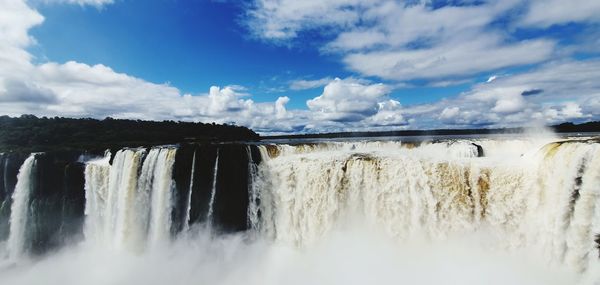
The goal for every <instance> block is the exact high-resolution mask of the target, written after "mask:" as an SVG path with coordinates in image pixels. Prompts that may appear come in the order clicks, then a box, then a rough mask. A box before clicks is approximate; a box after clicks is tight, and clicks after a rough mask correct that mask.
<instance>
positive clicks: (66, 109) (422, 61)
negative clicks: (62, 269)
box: [0, 0, 600, 134]
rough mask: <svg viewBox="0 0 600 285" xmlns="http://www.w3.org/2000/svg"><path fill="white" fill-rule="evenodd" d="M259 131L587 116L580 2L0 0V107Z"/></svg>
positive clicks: (595, 73)
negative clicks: (213, 125) (222, 126)
mask: <svg viewBox="0 0 600 285" xmlns="http://www.w3.org/2000/svg"><path fill="white" fill-rule="evenodd" d="M21 114H35V115H38V116H64V117H77V118H79V117H92V118H99V119H102V118H105V117H113V118H131V119H144V120H181V121H199V122H209V123H210V122H217V123H231V124H237V125H243V126H246V127H249V128H252V129H253V130H255V131H257V132H259V133H263V134H284V133H315V132H335V131H368V130H399V129H437V128H481V127H484V128H491V127H518V126H528V125H540V124H546V125H549V124H556V123H562V122H566V121H570V122H586V121H593V120H600V1H596V0H572V1H562V0H531V1H523V0H502V1H499V0H498V1H494V0H492V1H477V0H454V1H443V0H429V1H417V0H406V1H383V0H304V1H296V0H248V1H229V0H29V1H26V0H0V115H9V116H19V115H21Z"/></svg>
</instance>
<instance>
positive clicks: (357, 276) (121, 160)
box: [0, 137, 600, 284]
mask: <svg viewBox="0 0 600 285" xmlns="http://www.w3.org/2000/svg"><path fill="white" fill-rule="evenodd" d="M252 147H254V148H256V149H257V151H258V153H259V156H260V160H258V159H255V158H253V153H252ZM220 151H221V150H220V149H219V148H216V153H215V156H214V157H213V158H211V159H212V160H210V161H206V165H209V167H206V169H209V168H210V173H199V171H201V168H197V167H196V164H197V163H199V162H201V161H202V160H203V159H204V160H206V159H208V158H207V157H202V156H201V155H200V154H199V153H197V152H196V151H194V152H193V158H192V159H191V160H190V161H191V166H190V168H189V169H190V171H191V175H190V178H189V180H188V181H187V183H182V185H184V186H185V189H186V192H182V193H180V194H178V189H176V183H175V181H174V180H173V179H174V178H173V172H174V167H175V165H176V157H177V152H178V149H177V148H176V147H171V146H169V147H159V148H153V149H150V150H146V149H123V150H120V151H118V152H117V153H116V154H114V155H111V154H110V153H107V155H106V156H105V157H103V158H99V159H93V160H89V161H87V163H86V167H85V199H86V200H85V203H86V205H85V225H84V231H83V238H82V240H81V241H80V242H76V243H73V244H70V245H68V246H66V247H63V248H62V249H61V250H59V251H58V252H53V253H50V254H47V255H45V256H42V257H33V256H31V257H27V256H26V255H25V256H24V257H22V258H21V259H20V260H19V261H18V262H16V263H14V262H13V263H11V264H13V265H10V266H5V267H3V268H0V283H2V284H36V283H40V282H43V283H44V284H81V283H84V284H131V283H147V284H189V283H190V282H192V283H193V282H197V283H199V284H240V283H242V282H243V283H245V284H283V283H285V284H365V283H377V284H398V283H408V284H413V283H417V284H439V283H445V284H447V283H451V284H483V283H485V284H574V283H582V284H597V282H600V270H599V265H600V259H599V256H600V251H599V250H600V249H599V246H600V245H599V243H600V143H599V141H598V139H597V138H576V139H559V138H554V137H538V138H511V139H477V140H460V139H459V140H443V141H438V142H423V143H420V142H418V143H413V142H400V141H356V142H318V143H297V144H261V145H258V146H247V147H246V150H245V153H246V155H247V158H245V160H246V161H247V162H248V165H247V166H246V165H245V166H244V169H246V170H245V171H247V173H248V176H247V177H244V178H243V179H246V180H247V186H248V187H247V188H248V189H247V192H248V193H247V194H246V195H247V200H248V201H247V209H244V212H245V213H247V214H246V220H247V224H248V229H249V230H248V231H245V232H241V233H230V234H220V233H219V232H218V231H216V230H215V229H213V225H212V222H213V220H214V218H213V214H214V213H215V214H216V212H213V211H216V209H217V208H216V206H217V205H216V204H215V203H219V202H220V201H219V198H218V197H223V196H219V195H224V194H220V192H222V191H225V192H222V193H227V192H226V191H228V189H224V188H220V187H219V183H217V182H218V179H240V178H239V177H229V178H227V174H228V173H227V172H225V171H227V169H226V168H224V167H222V166H223V165H225V164H222V163H226V162H225V160H224V159H227V157H226V156H221V159H223V160H221V161H220V158H219V155H220ZM255 161H260V162H255ZM34 162H35V156H33V158H31V157H30V158H29V159H28V161H26V162H25V163H27V165H26V164H24V165H23V167H22V168H21V172H20V173H19V183H20V184H18V186H19V187H21V188H24V187H23V185H26V184H25V183H27V182H22V183H21V179H22V177H27V176H28V175H33V174H32V173H30V174H28V173H27V171H32V170H28V169H29V168H32V167H31V166H32V165H34V164H33V163H34ZM194 177H196V180H195V178H194ZM220 177H225V178H220ZM199 178H201V179H199ZM23 179H24V178H23ZM202 181H206V182H205V184H206V185H207V190H206V191H208V192H207V199H206V205H204V206H203V208H201V209H204V210H203V211H205V212H204V213H201V214H200V215H204V216H205V217H206V218H207V219H205V220H204V221H200V222H197V223H191V218H190V216H191V214H190V213H191V212H193V209H194V207H196V206H197V205H194V204H193V202H192V200H193V199H192V196H193V195H197V193H192V190H193V189H198V188H195V187H197V186H194V185H197V184H199V183H201V182H202ZM219 181H221V180H219ZM25 188H26V187H25ZM23 191H24V190H20V192H19V193H25V192H23ZM16 193H17V192H16V190H15V194H14V197H21V196H18V195H17V194H16ZM21 195H23V194H21ZM178 195H180V196H182V197H183V198H182V199H183V201H185V202H184V203H183V206H181V207H182V208H184V209H183V210H182V213H184V214H183V216H182V217H181V219H182V220H183V221H184V225H183V226H182V229H183V230H182V231H181V232H176V231H174V228H175V226H174V225H175V223H176V220H175V218H174V217H176V215H173V213H174V211H175V210H176V208H177V207H178V206H177V203H175V201H176V200H177V198H178ZM215 197H217V198H216V199H215ZM13 199H16V198H13ZM16 201H17V200H15V202H13V205H16V204H15V203H16ZM221 201H222V200H221ZM20 203H21V204H22V203H26V201H25V202H20ZM17 208H22V206H18V207H17ZM22 212H23V211H22V210H19V211H15V212H14V213H12V214H15V215H16V214H18V213H22ZM11 218H12V216H11ZM22 220H25V222H26V219H23V218H19V221H22ZM12 221H13V219H11V230H12V228H13V227H15V228H18V229H21V228H26V225H23V224H21V225H19V226H17V225H14V226H13V222H12ZM25 222H24V223H25ZM21 232H22V230H19V235H20V236H23V238H24V239H25V238H26V234H22V235H21V234H20V233H21ZM12 236H13V233H11V237H12ZM13 239H14V238H13ZM12 244H18V243H16V242H14V241H13V242H12ZM9 248H10V247H9ZM19 248H23V246H19ZM21 252H22V251H21ZM19 255H22V253H20V254H19ZM26 272H27V273H26Z"/></svg>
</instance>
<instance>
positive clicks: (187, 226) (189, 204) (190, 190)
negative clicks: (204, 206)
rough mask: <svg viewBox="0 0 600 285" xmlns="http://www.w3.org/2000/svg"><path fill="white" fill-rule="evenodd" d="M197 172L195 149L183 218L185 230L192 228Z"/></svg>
mask: <svg viewBox="0 0 600 285" xmlns="http://www.w3.org/2000/svg"><path fill="white" fill-rule="evenodd" d="M195 173H196V151H194V155H193V156H192V171H191V172H190V187H189V188H188V196H187V200H186V203H185V204H186V205H187V206H186V208H185V218H184V219H183V230H184V231H185V232H187V231H189V229H190V220H191V212H192V193H193V190H194V174H195Z"/></svg>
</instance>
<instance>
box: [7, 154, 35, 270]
mask: <svg viewBox="0 0 600 285" xmlns="http://www.w3.org/2000/svg"><path fill="white" fill-rule="evenodd" d="M36 155H37V154H31V155H30V156H29V157H28V158H27V159H26V160H25V162H24V163H23V165H22V166H21V168H20V169H19V175H18V177H17V179H18V180H17V185H16V186H15V191H14V193H13V195H12V200H13V202H12V207H11V214H10V234H9V236H8V242H7V251H8V258H9V260H11V261H16V260H17V259H18V258H19V257H20V256H21V255H22V254H23V252H24V251H25V246H26V242H27V223H28V216H29V201H30V197H31V194H32V193H31V192H33V187H34V183H35V182H34V176H33V173H34V171H35V163H36Z"/></svg>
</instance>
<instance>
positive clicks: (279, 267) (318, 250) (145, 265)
mask: <svg viewBox="0 0 600 285" xmlns="http://www.w3.org/2000/svg"><path fill="white" fill-rule="evenodd" d="M192 232H193V234H189V235H185V236H182V237H180V238H178V239H176V240H174V241H172V242H169V243H168V244H164V245H163V246H161V247H158V248H155V249H152V250H148V251H145V252H143V253H135V252H131V251H114V250H112V251H111V250H106V248H103V247H98V246H95V245H93V244H90V243H86V242H82V243H76V244H72V245H70V246H67V247H66V248H63V249H62V250H60V251H57V252H54V253H51V254H48V255H47V256H45V257H42V258H38V259H35V258H34V259H29V260H23V261H22V262H20V263H19V264H16V265H11V266H6V265H5V266H3V268H2V269H0V283H2V284H14V285H19V284H49V285H54V284H56V285H59V284H60V285H69V284H87V285H95V284H98V285H101V284H115V285H116V284H157V285H158V284H257V285H258V284H298V285H300V284H346V285H347V284H572V283H574V282H576V281H577V277H576V275H575V274H574V273H572V272H565V271H561V270H558V268H552V267H550V266H547V265H541V264H545V263H544V262H539V261H540V260H534V259H532V258H531V257H528V256H529V255H527V254H525V253H526V252H525V251H521V252H519V253H517V254H506V253H501V252H500V251H496V250H493V249H490V248H486V245H485V244H489V240H486V239H487V238H489V236H485V235H470V236H468V237H467V236H463V237H460V238H459V237H457V238H453V239H450V240H447V241H445V242H437V243H436V242H426V241H424V240H420V241H419V240H414V241H406V242H402V243H399V242H398V241H394V240H392V239H390V238H388V237H387V236H386V235H385V234H383V233H382V232H381V231H378V230H376V229H375V228H373V227H367V226H364V227H358V226H354V227H352V228H345V229H337V230H335V231H332V233H331V234H329V235H327V236H326V237H324V238H323V240H322V241H320V242H318V243H316V244H314V245H312V246H309V247H293V246H289V245H284V244H279V243H277V242H271V241H266V240H264V239H261V238H258V237H256V236H254V237H253V236H252V235H251V234H233V235H226V236H218V235H214V234H212V233H211V232H210V231H209V230H206V228H204V227H197V228H195V229H194V230H193V231H192Z"/></svg>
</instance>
